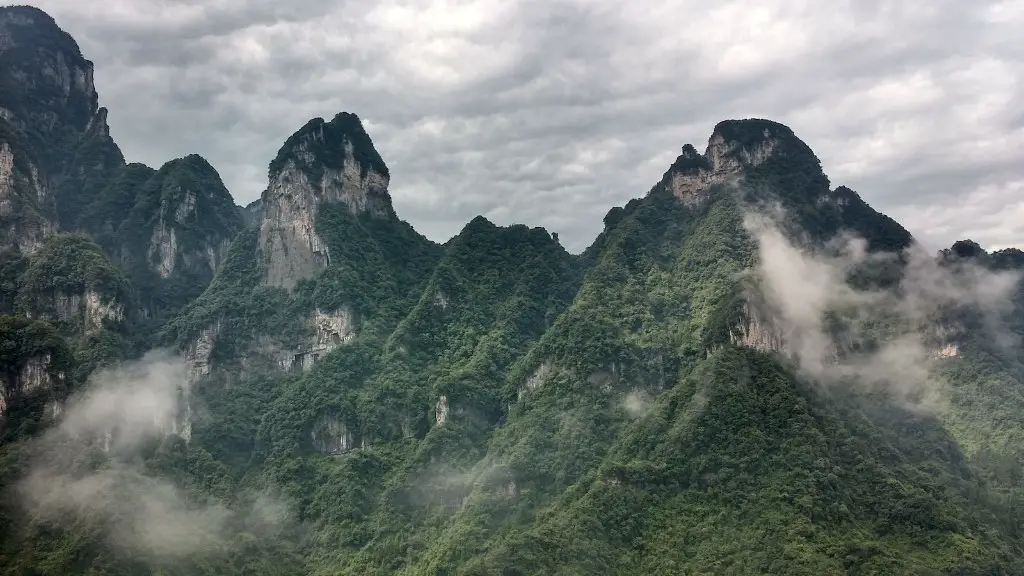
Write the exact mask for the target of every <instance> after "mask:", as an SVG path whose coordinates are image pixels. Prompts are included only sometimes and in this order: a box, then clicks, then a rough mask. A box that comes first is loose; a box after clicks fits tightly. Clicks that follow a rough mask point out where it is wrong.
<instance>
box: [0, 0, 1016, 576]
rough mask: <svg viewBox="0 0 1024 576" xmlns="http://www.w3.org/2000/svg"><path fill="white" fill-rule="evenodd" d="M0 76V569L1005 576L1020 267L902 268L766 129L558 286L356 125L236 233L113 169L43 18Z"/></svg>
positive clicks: (707, 155) (747, 133)
mask: <svg viewBox="0 0 1024 576" xmlns="http://www.w3.org/2000/svg"><path fill="white" fill-rule="evenodd" d="M0 60H2V61H3V62H4V67H3V68H2V69H0V77H2V82H3V84H2V87H3V90H2V91H0V106H3V110H4V113H3V118H4V120H2V121H0V127H2V128H3V131H0V218H3V219H4V220H3V221H2V222H3V225H4V233H5V236H4V237H3V240H2V242H3V244H2V246H0V248H2V249H0V269H2V270H0V272H2V277H0V278H2V282H0V314H4V316H0V350H2V351H3V354H2V356H0V375H2V378H3V381H2V382H3V386H2V394H0V488H2V489H3V490H4V496H5V498H3V499H0V566H2V567H3V569H4V570H3V571H4V572H5V573H10V574H154V573H155V574H175V575H179V574H180V575H192V574H332V575H333V574H359V575H364V574H509V575H511V574H536V573H554V574H679V573H684V574H690V573H693V574H710V573H716V574H717V573H729V574H747V573H751V574H763V573H779V574H815V575H817V574H840V573H852V574H893V573H895V574H1014V573H1024V564H1022V563H1021V558H1024V540H1022V516H1021V512H1020V510H1021V505H1022V503H1024V502H1022V496H1024V450H1022V448H1021V446H1024V362H1022V355H1021V338H1024V285H1022V283H1021V274H1022V273H1024V254H1022V253H1021V252H1020V251H1019V250H1014V249H1010V250H1001V251H997V252H992V253H989V252H987V251H985V250H984V249H983V248H982V247H981V246H979V245H978V244H977V243H974V242H972V241H970V240H963V241H960V242H957V243H956V244H954V245H953V246H952V247H951V248H949V249H947V250H943V251H941V252H940V253H938V254H931V253H928V252H926V251H925V250H923V249H922V248H921V246H920V245H918V244H917V242H916V241H915V239H914V237H913V235H911V234H910V232H908V231H907V230H906V229H904V228H903V227H902V226H901V225H900V224H899V223H898V222H896V221H894V220H892V219H891V218H889V217H887V216H885V215H884V214H881V213H879V212H877V211H876V210H874V209H873V208H872V207H871V206H869V205H868V204H867V203H866V202H864V200H863V199H862V198H861V197H860V196H859V194H857V193H856V192H855V191H853V190H851V189H849V188H846V187H843V186H836V187H833V185H832V183H831V182H830V181H829V179H828V177H827V176H826V175H825V173H824V171H823V170H822V167H821V164H820V162H819V160H818V158H817V157H816V156H815V155H814V153H813V151H812V150H811V148H810V147H809V146H808V145H807V143H805V142H803V141H802V140H801V139H800V138H799V137H798V136H797V135H796V134H794V132H793V131H792V130H791V129H790V128H788V127H786V126H784V125H782V124H779V123H777V122H773V121H770V120H765V119H740V120H726V121H722V122H720V123H718V124H717V125H716V126H715V127H714V129H713V132H712V134H711V136H710V138H709V139H708V142H707V145H706V147H705V148H704V150H703V151H698V149H697V148H696V147H695V146H693V145H689V144H687V145H685V146H683V147H682V149H681V151H680V154H679V156H678V157H677V158H676V160H675V161H674V162H673V163H672V164H671V165H670V166H669V167H668V170H667V171H666V172H665V174H664V175H663V177H662V178H661V180H660V181H658V182H657V183H656V184H655V185H654V186H653V187H652V188H651V189H650V190H649V191H647V193H646V194H645V195H643V196H642V197H640V198H636V199H634V200H631V201H630V202H629V203H627V204H626V205H625V206H623V207H617V208H613V209H611V210H610V211H609V212H608V214H607V215H606V216H605V218H604V228H603V230H602V232H601V233H600V235H599V236H598V237H597V238H596V239H595V241H594V242H593V244H592V245H591V246H590V247H589V248H588V249H587V250H586V251H585V252H584V253H583V254H580V255H573V254H569V253H567V252H566V251H565V250H564V248H563V247H562V246H561V245H560V244H559V242H558V239H557V237H556V236H554V235H552V234H550V233H548V232H547V231H546V230H544V229H542V228H531V227H529V226H526V225H521V224H520V225H514V226H507V227H503V226H497V225H495V224H494V223H492V222H489V221H488V220H487V219H485V218H483V217H477V218H475V219H473V220H472V221H470V222H469V223H467V224H466V226H465V227H464V228H463V229H462V230H461V231H460V233H459V234H458V235H456V236H455V237H454V238H452V239H450V240H449V241H447V242H446V243H444V244H443V245H439V244H437V243H435V242H432V241H430V240H429V239H427V238H425V237H423V236H422V235H420V234H419V233H417V232H416V231H415V230H414V229H413V227H412V226H410V225H409V224H408V223H407V222H405V221H403V220H402V219H401V218H400V217H399V215H398V214H396V212H395V210H394V207H393V205H392V202H391V198H390V195H389V193H388V186H389V183H390V169H389V167H388V166H387V165H386V164H385V162H384V159H383V158H382V157H381V156H380V154H379V153H378V151H377V150H376V148H375V147H374V144H373V142H372V139H371V136H370V135H369V134H368V133H367V131H366V130H365V128H364V125H363V122H362V120H361V119H360V118H359V117H358V116H356V115H355V114H352V113H346V112H343V113H340V114H337V115H336V116H334V117H332V118H330V119H329V120H326V119H324V118H314V119H312V120H310V121H309V122H307V123H306V124H305V125H303V126H301V127H298V129H297V130H296V132H295V133H294V134H293V135H292V136H290V137H289V138H287V139H286V141H285V142H284V143H283V145H282V146H281V148H280V150H279V152H278V153H277V155H276V156H275V157H274V158H273V159H271V160H270V162H269V166H268V177H267V187H266V189H265V191H264V192H263V195H262V197H261V198H260V199H259V200H258V201H256V202H253V203H251V204H250V205H248V206H246V207H244V208H243V207H238V206H235V204H234V203H233V201H232V200H231V196H230V194H229V193H228V191H227V190H226V188H225V187H224V185H223V183H222V182H221V180H220V177H219V175H218V173H217V171H216V170H215V169H214V168H213V167H212V166H211V165H210V164H209V163H208V162H206V161H205V160H204V159H203V158H201V157H199V156H195V155H189V156H184V157H181V158H178V159H175V160H171V161H170V162H167V163H166V164H164V165H163V166H161V167H160V168H159V169H153V168H150V167H147V166H145V165H142V164H137V163H125V161H124V158H123V157H122V156H121V155H120V152H119V151H117V148H116V145H114V144H113V140H112V139H110V136H109V130H108V129H107V128H106V123H105V118H106V115H105V113H104V112H102V109H101V108H98V106H97V97H96V94H95V89H94V88H93V87H92V81H91V78H92V65H91V63H89V62H88V61H87V60H85V59H84V58H83V57H82V55H81V54H80V52H79V50H78V47H77V45H76V44H75V43H74V41H73V40H71V38H70V37H69V36H68V35H66V34H64V33H63V32H61V31H60V29H59V28H58V27H57V25H56V23H54V22H53V20H52V19H51V18H49V17H48V16H46V15H45V14H44V13H42V12H41V11H39V10H36V9H34V8H28V7H13V8H3V9H0ZM78 78H81V80H78ZM99 126H102V129H99V128H98V127H99ZM115 151H116V153H115ZM5 158H6V160H5ZM5 167H6V168H5ZM396 169H398V167H396ZM70 186H74V188H70ZM71 190H76V191H77V193H76V194H74V195H72V194H71V193H70V192H71ZM72 196H73V197H72Z"/></svg>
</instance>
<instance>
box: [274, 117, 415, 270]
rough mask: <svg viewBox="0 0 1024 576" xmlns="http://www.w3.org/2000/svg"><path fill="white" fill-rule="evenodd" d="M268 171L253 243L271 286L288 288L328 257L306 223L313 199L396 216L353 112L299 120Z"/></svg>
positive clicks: (312, 215) (314, 207)
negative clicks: (327, 119)
mask: <svg viewBox="0 0 1024 576" xmlns="http://www.w3.org/2000/svg"><path fill="white" fill-rule="evenodd" d="M268 175H269V180H270V181H269V185H268V186H267V189H266V190H265V191H264V192H263V196H262V198H261V200H262V205H263V217H262V219H261V222H260V239H259V250H260V251H261V252H262V253H263V254H265V255H267V257H268V268H267V282H268V283H269V284H271V285H273V286H282V287H288V288H290V287H292V286H294V285H295V283H296V282H298V280H300V279H302V278H308V277H310V276H311V275H313V274H314V273H315V272H316V271H317V270H320V269H322V268H323V267H324V266H326V265H327V263H328V262H329V260H330V256H329V254H328V250H327V246H326V244H325V243H324V242H323V240H322V239H321V238H320V236H319V234H318V233H317V231H316V229H315V224H314V223H315V222H316V216H317V213H318V212H319V209H320V206H321V204H324V203H340V204H343V205H344V206H346V207H347V208H348V210H349V211H350V212H351V213H352V214H353V215H356V216H359V217H368V218H378V219H384V220H390V221H395V220H397V216H396V215H395V211H394V208H393V206H392V204H391V196H389V195H388V190H387V188H388V183H389V182H390V173H389V172H388V168H387V166H386V165H385V164H384V160H383V159H382V158H381V157H380V154H378V153H377V150H376V148H374V146H373V141H372V140H371V139H370V136H369V134H367V133H366V130H365V129H364V128H363V124H362V122H361V121H360V120H359V117H358V116H356V115H355V114H351V113H348V112H341V113H339V114H337V115H335V116H334V118H333V119H331V121H330V122H325V121H324V119H323V118H313V119H312V120H310V121H309V122H306V124H305V125H303V126H302V128H300V129H299V130H298V131H296V132H295V133H294V134H292V135H291V136H290V137H289V138H288V140H286V141H285V143H284V145H283V146H282V147H281V149H280V151H279V152H278V154H277V157H276V158H274V160H273V161H272V162H271V163H270V167H269V170H268Z"/></svg>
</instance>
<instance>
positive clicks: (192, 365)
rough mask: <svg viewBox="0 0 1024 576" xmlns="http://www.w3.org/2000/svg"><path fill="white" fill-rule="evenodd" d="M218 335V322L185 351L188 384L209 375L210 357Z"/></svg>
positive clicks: (201, 333) (193, 341)
mask: <svg viewBox="0 0 1024 576" xmlns="http://www.w3.org/2000/svg"><path fill="white" fill-rule="evenodd" d="M218 335H220V322H217V323H215V324H214V325H212V326H209V327H207V328H206V329H204V330H203V331H202V332H200V333H199V335H198V336H196V338H195V339H194V340H192V343H191V344H189V346H188V347H187V348H186V350H185V366H186V367H187V369H188V373H187V378H188V382H189V384H190V385H191V384H194V383H196V382H198V381H199V380H200V379H202V377H203V376H206V375H207V374H209V373H210V368H211V366H210V356H211V355H212V354H213V346H214V344H215V343H216V342H217V336H218Z"/></svg>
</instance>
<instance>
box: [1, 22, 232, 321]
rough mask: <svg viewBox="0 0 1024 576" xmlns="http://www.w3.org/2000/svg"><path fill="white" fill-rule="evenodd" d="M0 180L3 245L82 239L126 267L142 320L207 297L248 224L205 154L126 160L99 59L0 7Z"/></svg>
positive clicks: (53, 28)
mask: <svg viewBox="0 0 1024 576" xmlns="http://www.w3.org/2000/svg"><path fill="white" fill-rule="evenodd" d="M0 182H2V184H0V198H2V199H3V200H0V219H3V221H4V229H5V230H6V239H5V240H4V241H3V244H0V249H7V250H8V251H10V250H12V249H13V250H15V251H17V252H19V253H25V254H31V253H32V252H34V251H35V250H37V249H38V248H39V246H40V245H41V244H42V242H43V241H44V239H45V238H46V237H48V236H50V235H52V234H54V233H56V232H58V231H61V230H63V231H69V232H79V233H84V234H86V235H88V236H89V237H90V238H92V239H93V240H94V241H96V242H97V243H99V245H100V246H101V247H102V248H103V250H104V252H105V253H106V254H107V257H108V258H109V259H111V260H112V261H114V262H117V263H118V264H119V265H121V266H122V267H124V268H125V270H126V271H127V272H128V274H129V276H130V277H131V280H132V283H133V288H134V289H135V291H136V297H137V299H138V300H139V303H140V305H141V306H142V307H143V308H144V311H143V314H144V315H145V316H147V317H156V318H164V319H165V318H166V317H167V316H169V315H172V314H173V313H175V312H177V311H178V310H179V309H180V308H181V307H182V306H183V305H184V304H185V303H186V302H187V301H189V300H191V299H193V298H195V297H196V296H197V295H198V294H199V293H200V292H202V290H203V289H204V288H205V287H206V286H207V285H208V284H209V283H210V281H211V280H212V278H213V270H214V269H215V268H216V266H217V265H218V264H219V262H220V260H221V259H222V258H223V257H224V255H225V253H226V250H227V244H228V243H229V242H230V240H231V238H233V237H234V235H235V234H236V233H237V232H238V231H239V230H240V229H241V228H242V226H243V225H244V221H243V218H242V214H241V211H240V209H239V208H238V207H236V206H235V204H234V202H233V201H232V199H231V195H230V194H229V193H228V191H227V189H226V188H225V187H224V184H223V183H222V182H221V180H220V176H219V175H218V174H217V172H216V170H215V169H214V168H213V167H212V166H210V165H209V163H208V162H206V160H204V159H203V158H201V157H199V156H197V155H189V156H185V157H183V158H179V159H177V160H172V161H171V162H168V163H167V164H165V165H164V166H162V167H161V168H160V169H159V170H153V169H151V168H149V167H146V166H144V165H142V164H126V163H125V159H124V156H123V155H122V153H121V150H120V148H118V146H117V144H116V143H115V142H114V140H113V139H112V138H111V135H110V129H109V127H108V126H107V110H106V109H105V108H102V107H100V106H99V96H98V94H97V92H96V88H95V85H94V82H93V63H92V62H90V61H89V60H87V59H85V58H84V57H83V56H82V53H81V51H80V49H79V47H78V44H77V43H76V42H75V41H74V39H72V38H71V36H70V35H68V34H67V33H66V32H64V31H63V30H61V29H60V28H59V27H58V25H57V23H56V22H55V21H54V20H53V18H51V17H50V16H49V15H47V14H46V13H44V12H42V11H41V10H38V9H36V8H33V7H29V6H14V7H6V8H0ZM158 206H159V208H157V207H158Z"/></svg>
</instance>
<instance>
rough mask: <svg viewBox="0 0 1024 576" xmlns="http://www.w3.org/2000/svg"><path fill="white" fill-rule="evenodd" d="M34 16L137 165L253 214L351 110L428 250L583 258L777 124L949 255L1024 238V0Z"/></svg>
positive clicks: (82, 8) (240, 2)
mask: <svg viewBox="0 0 1024 576" xmlns="http://www.w3.org/2000/svg"><path fill="white" fill-rule="evenodd" d="M38 4H39V6H40V7H41V8H43V9H45V10H47V11H48V12H50V13H51V14H52V15H53V16H54V17H55V18H56V19H57V21H58V23H59V24H60V25H61V26H62V27H63V28H64V29H66V30H67V31H69V32H70V33H71V34H72V35H74V36H75V37H76V38H77V39H78V40H79V43H80V44H81V45H82V48H83V50H84V51H85V53H86V56H87V57H89V58H91V59H92V60H93V61H94V62H95V63H96V65H97V72H96V78H97V86H98V89H99V90H100V99H101V102H102V104H103V105H106V106H108V107H109V108H110V109H111V114H110V122H111V125H112V126H111V128H112V132H113V134H114V137H115V138H116V139H117V140H118V142H119V143H120V144H121V146H122V148H124V150H125V153H126V155H127V156H128V158H129V159H131V160H138V161H143V162H146V163H149V164H154V165H158V164H160V163H162V162H163V161H166V160H168V159H170V158H172V157H177V156H183V155H185V154H188V153H192V152H197V153H200V154H202V155H204V156H206V157H207V158H208V159H209V160H210V161H211V163H212V164H213V165H214V166H216V167H217V169H218V170H219V171H220V172H221V175H222V176H223V178H224V180H225V182H226V183H227V185H228V187H229V189H230V190H231V192H232V193H233V194H234V196H235V198H236V201H238V202H239V203H242V204H244V203H247V202H249V201H251V200H253V199H255V198H256V197H257V196H258V195H259V193H260V192H261V191H262V190H263V188H264V187H265V184H266V166H267V163H268V162H269V161H270V159H271V158H272V157H273V156H274V154H275V153H276V151H277V148H278V147H279V146H280V144H281V143H282V142H283V141H284V139H285V138H286V137H287V136H288V135H290V134H291V133H292V132H293V131H294V130H296V129H297V128H298V127H299V126H301V125H302V124H303V123H304V122H305V121H306V120H308V119H309V118H310V117H313V116H322V117H328V118H329V117H331V116H333V115H334V114H335V113H336V112H339V111H342V110H347V111H351V112H355V113H357V114H359V115H360V116H361V117H362V118H363V119H364V121H365V122H366V124H367V129H368V130H369V132H370V135H371V136H372V137H373V139H374V142H375V143H376V145H377V147H378V149H379V150H380V151H381V154H382V155H383V156H384V158H385V160H386V161H387V163H388V165H389V167H390V168H391V169H392V174H393V183H392V193H393V196H394V199H395V205H396V209H397V210H398V211H399V214H400V215H401V216H402V217H403V218H405V219H407V220H409V221H410V222H412V223H413V225H415V226H416V227H417V228H418V229H419V230H421V231H422V232H423V233H425V234H427V235H428V236H429V237H431V238H433V239H435V240H439V241H443V240H445V239H447V238H448V237H450V236H451V235H452V234H454V233H456V232H458V230H459V229H460V228H461V227H462V226H463V225H464V224H465V223H466V222H468V221H469V220H470V219H471V218H472V217H473V216H475V215H477V214H483V215H485V216H487V217H488V218H490V219H492V220H494V221H496V222H498V223H500V224H509V223H513V222H521V223H527V224H531V225H540V226H545V227H547V228H549V229H550V230H552V231H555V232H559V233H560V237H561V238H562V241H563V242H564V243H565V244H566V245H567V247H568V248H570V249H571V250H581V249H582V248H583V247H585V246H586V245H587V244H588V243H589V242H590V241H591V240H592V239H593V237H594V236H595V235H596V233H597V232H598V231H599V229H600V226H601V219H602V217H603V216H604V214H605V213H606V212H607V210H608V209H609V208H610V207H612V206H615V205H621V204H623V203H624V202H625V201H627V200H628V199H629V198H632V197H636V196H641V195H643V194H644V193H645V192H646V191H647V189H648V188H649V187H650V186H651V185H652V184H653V183H654V182H656V181H657V180H658V179H659V178H660V176H661V174H662V173H663V171H664V170H665V169H666V168H667V167H668V165H669V164H670V163H671V161H672V160H673V159H674V157H675V155H676V154H677V152H678V150H679V148H680V147H681V146H682V145H683V144H685V143H687V142H692V143H695V144H697V146H698V148H702V147H703V146H702V145H703V143H704V142H705V141H706V139H707V137H708V136H709V135H710V132H711V129H712V127H713V126H714V124H715V122H717V121H718V120H721V119H725V118H742V117H754V116H757V117H767V118H771V119H774V120H778V121H781V122H783V123H786V124H788V125H789V126H791V127H792V128H793V129H794V130H795V131H796V133H797V134H798V135H799V136H800V137H801V138H803V139H804V140H806V141H807V142H808V144H810V146H811V147H812V148H813V149H814V150H815V151H816V153H817V154H818V155H819V157H820V158H821V159H822V162H823V164H824V166H825V168H826V171H827V172H829V174H830V176H831V177H832V180H833V182H834V183H835V184H846V185H848V186H850V187H852V188H854V189H856V190H858V191H859V192H861V194H862V195H863V196H864V197H865V199H867V200H868V202H870V203H871V204H873V205H874V206H875V207H877V208H878V209H880V210H882V211H885V212H890V213H892V214H893V215H894V216H896V217H898V218H899V219H900V220H901V221H902V222H903V223H905V224H906V225H907V226H908V228H910V229H911V231H912V232H913V233H914V234H915V235H916V236H917V237H918V238H919V239H921V240H923V241H924V242H926V243H928V244H929V245H930V246H931V247H933V248H934V247H938V246H942V245H949V244H951V243H952V242H953V241H954V240H956V239H960V238H964V237H970V238H973V239H974V240H976V241H978V242H980V243H982V244H983V245H985V246H986V247H990V248H999V247H1005V246H1008V245H1014V244H1018V245H1020V243H1021V242H1024V240H1022V232H1024V231H1022V230H1021V226H1020V224H1019V222H1021V221H1022V220H1021V218H1020V216H1021V215H1022V213H1024V194H1022V191H1024V164H1021V162H1020V161H1019V158H1020V156H1019V154H1020V152H1019V151H1020V150H1021V149H1024V114H1022V113H1021V112H1020V110H1021V109H1020V106H1019V104H1018V103H1019V102H1020V101H1021V100H1022V96H1024V43H1022V42H1020V41H1019V33H1020V30H1021V28H1022V26H1024V2H1021V1H1020V0H1008V1H1003V2H998V1H994V0H980V1H978V2H960V1H954V0H938V1H931V2H924V1H920V0H911V1H909V2H901V3H895V4H894V3H888V2H878V1H877V0H863V1H849V2H840V3H834V2H833V3H820V4H816V3H793V2H787V1H785V0H767V1H761V2H753V1H750V0H740V1H726V0H723V1H719V2H714V3H710V4H709V3H706V2H695V1H686V2H670V1H663V2H656V1H648V0H640V1H637V2H629V3H622V2H613V1H611V0H586V1H584V0H545V1H543V2H541V1H540V0H517V1H510V2H502V1H498V0H475V1H461V0H455V1H448V2H428V1H421V0H411V1H405V2H393V1H392V2H371V1H369V0H335V1H327V0H311V1H309V2H303V3H300V4H296V5H294V6H293V5H285V4H283V3H280V2H271V1H270V0H210V1H206V2H201V3H200V2H190V1H185V0H173V1H158V0H132V1H130V2H129V1H126V0H96V1H94V2H87V3H83V2H80V1H79V0H39V2H38Z"/></svg>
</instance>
